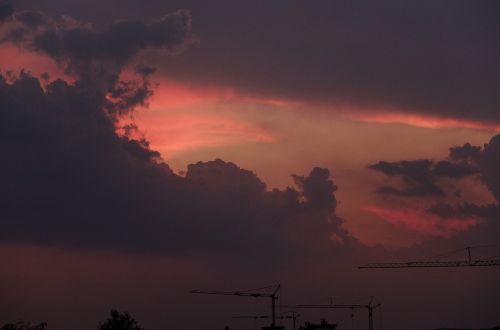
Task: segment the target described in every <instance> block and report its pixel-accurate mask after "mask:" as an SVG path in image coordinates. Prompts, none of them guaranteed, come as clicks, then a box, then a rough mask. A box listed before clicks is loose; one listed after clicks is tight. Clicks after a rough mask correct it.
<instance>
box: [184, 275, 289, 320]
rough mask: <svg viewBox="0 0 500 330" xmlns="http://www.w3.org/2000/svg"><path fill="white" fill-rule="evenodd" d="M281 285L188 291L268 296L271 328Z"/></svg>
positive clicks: (223, 294) (225, 294)
mask: <svg viewBox="0 0 500 330" xmlns="http://www.w3.org/2000/svg"><path fill="white" fill-rule="evenodd" d="M280 287H281V285H280V284H276V285H270V286H266V287H263V288H257V289H251V290H244V291H206V290H191V291H190V293H199V294H214V295H222V296H237V297H253V298H270V299H271V328H274V327H276V300H278V291H279V290H280ZM269 289H272V291H271V292H259V291H260V290H269Z"/></svg>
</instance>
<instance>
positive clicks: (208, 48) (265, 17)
mask: <svg viewBox="0 0 500 330" xmlns="http://www.w3.org/2000/svg"><path fill="white" fill-rule="evenodd" d="M66 3H67V2H64V4H66ZM146 3H147V5H144V4H143V3H141V2H136V1H121V0H120V1H118V0H107V1H97V0H89V1H79V0H74V1H72V2H71V6H69V5H68V6H62V4H63V2H62V1H61V0H48V1H44V2H43V3H42V2H37V3H34V2H32V1H28V0H20V1H19V7H20V8H43V9H45V10H51V11H53V12H55V13H58V14H72V15H73V16H75V15H76V16H78V17H85V18H86V20H91V21H94V20H95V21H96V22H99V23H103V22H107V21H108V20H109V19H110V17H113V18H128V17H133V18H140V19H151V18H154V17H156V16H157V13H158V12H163V11H171V10H176V9H178V8H187V9H189V10H190V11H191V12H192V15H193V17H196V19H195V22H194V26H193V29H194V30H195V31H196V34H197V35H199V37H200V43H199V45H197V46H196V47H194V48H192V49H190V51H189V52H187V53H186V54H185V55H184V56H183V57H182V58H179V59H177V60H176V61H173V62H170V61H165V60H164V58H163V57H161V56H151V57H150V59H152V60H154V61H155V65H158V66H159V67H160V69H161V72H162V74H165V75H168V76H170V77H172V78H174V79H180V80H186V81H189V82H191V83H198V84H204V83H210V84H212V85H213V84H220V85H225V86H230V87H236V88H238V89H240V90H241V91H242V92H243V93H249V94H254V95H264V96H272V97H283V98H292V99H300V100H305V101H311V102H319V103H325V104H338V103H342V104H344V103H347V104H349V105H356V106H362V107H363V106H366V107H367V109H366V111H369V110H370V109H375V108H377V107H382V108H384V107H386V108H387V107H388V108H390V109H394V108H401V109H404V110H406V111H411V112H417V113H423V114H430V115H437V116H448V117H454V118H465V119H475V120H480V121H483V120H494V121H498V120H499V119H500V117H499V115H498V111H497V110H498V108H499V107H500V99H499V98H498V97H497V94H498V93H497V91H498V90H499V89H500V62H499V61H498V58H499V56H500V43H498V33H497V31H499V30H500V20H499V19H498V17H499V15H500V5H499V4H498V2H496V1H481V2H477V1H476V2H475V1H453V2H430V1H428V2H420V1H413V2H408V1H405V2H401V1H395V0H389V1H383V2H380V1H379V2H376V3H372V2H359V3H356V2H348V1H342V2H341V1H334V2H332V1H327V0H320V1H315V2H314V4H311V3H309V2H306V1H283V0H282V1H272V2H270V1H264V0H259V1H238V2H234V1H225V0H221V1H210V2H207V1H202V0H174V1H168V2H165V1H160V0H149V1H147V2H146ZM96 7H98V8H101V10H99V11H96V10H95V8H96ZM117 27H118V26H117ZM128 28H132V27H130V26H129V25H125V26H122V29H124V30H127V29H128ZM109 32H110V33H111V30H110V31H109ZM139 35H141V34H140V33H138V34H137V36H139ZM56 49H57V48H56ZM104 49H107V47H104ZM130 49H133V47H132V48H126V49H125V52H127V51H129V50H130ZM94 51H95V50H94ZM329 109H332V107H330V108H329Z"/></svg>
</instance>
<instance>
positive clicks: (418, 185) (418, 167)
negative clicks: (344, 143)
mask: <svg viewBox="0 0 500 330" xmlns="http://www.w3.org/2000/svg"><path fill="white" fill-rule="evenodd" d="M369 168H370V169H372V170H375V171H378V172H381V173H383V174H385V175H386V176H388V177H398V178H401V179H402V180H403V182H404V185H405V186H404V187H394V186H382V187H380V188H378V189H377V192H378V193H380V194H390V195H397V196H406V197H416V196H427V195H430V196H432V195H436V196H444V195H445V191H444V190H443V189H442V188H441V187H440V186H439V179H440V178H454V179H459V178H463V177H466V176H469V175H473V174H475V173H476V170H475V169H474V168H473V167H472V166H471V165H469V164H468V163H465V162H451V161H447V160H442V161H439V162H433V161H431V160H428V159H421V160H411V161H407V160H403V161H399V162H385V161H380V162H378V163H377V164H372V165H370V166H369Z"/></svg>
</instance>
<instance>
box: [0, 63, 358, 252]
mask: <svg viewBox="0 0 500 330" xmlns="http://www.w3.org/2000/svg"><path fill="white" fill-rule="evenodd" d="M10 79H11V80H13V81H12V82H9V81H7V80H6V79H5V78H3V77H2V78H1V81H0V109H1V111H0V116H1V121H0V139H1V150H2V153H3V154H4V155H6V157H4V158H3V159H2V162H1V163H0V173H1V174H0V175H1V180H2V183H3V184H2V188H1V190H0V196H1V198H0V200H1V202H0V203H1V207H0V209H1V210H2V214H1V219H2V220H1V221H0V228H1V230H0V232H1V234H0V235H1V240H2V241H4V242H5V241H10V242H26V243H28V242H29V243H41V244H56V245H58V244H62V245H79V246H94V247H110V248H118V249H132V250H140V249H146V250H149V251H157V252H166V253H171V252H172V251H176V252H175V253H191V252H201V251H209V250H214V249H216V250H228V251H233V252H244V253H250V254H255V253H256V254H259V253H263V250H264V249H275V250H276V251H280V250H281V249H282V248H285V247H286V248H287V249H289V250H290V251H294V250H295V251H300V249H302V248H305V249H309V247H319V246H322V247H326V246H328V245H335V244H339V243H348V242H350V241H351V238H349V236H348V235H347V233H346V232H345V231H343V230H342V229H341V227H340V220H339V219H338V218H337V217H336V216H335V209H336V202H335V197H334V195H333V193H334V191H335V188H334V187H335V186H334V185H333V183H332V181H331V179H330V178H329V172H328V170H326V169H320V168H315V169H313V170H312V172H311V173H310V174H309V175H308V176H305V177H297V181H298V182H300V188H298V189H293V188H289V189H287V190H284V191H279V190H274V191H271V192H269V191H266V189H265V184H264V183H263V182H262V181H260V180H259V179H258V178H257V177H256V176H255V174H253V173H252V172H250V171H247V170H243V169H240V168H239V167H237V166H236V165H234V164H232V163H226V162H224V161H222V160H215V161H212V162H207V163H197V164H192V165H190V166H189V168H188V171H187V174H186V176H185V177H179V176H177V175H175V174H174V173H173V172H172V171H171V170H170V169H169V167H168V165H166V164H165V163H163V162H162V160H161V159H160V157H159V154H158V153H157V152H155V151H153V150H151V149H150V148H149V147H148V142H147V141H145V140H143V139H132V138H131V137H130V136H128V135H127V134H125V135H118V134H117V133H116V125H115V117H113V116H110V115H109V114H108V113H107V111H106V103H99V102H96V101H95V100H94V99H92V98H91V97H89V94H88V93H89V91H88V89H87V88H86V87H83V86H81V85H80V84H78V83H76V84H75V85H70V84H68V83H66V82H65V81H62V80H56V81H54V82H52V83H50V84H48V85H45V86H43V88H42V85H41V84H40V81H39V80H38V79H36V78H34V77H32V76H30V75H28V74H25V73H23V74H21V75H20V76H19V77H17V78H12V77H11V78H10ZM98 100H102V99H98ZM331 235H334V236H335V237H336V238H337V237H338V239H335V240H332V239H330V236H331ZM256 242H259V244H258V246H256V245H255V243H256Z"/></svg>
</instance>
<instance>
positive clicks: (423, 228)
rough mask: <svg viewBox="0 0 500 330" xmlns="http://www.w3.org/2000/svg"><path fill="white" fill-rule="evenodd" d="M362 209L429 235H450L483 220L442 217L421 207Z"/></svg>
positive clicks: (397, 224)
mask: <svg viewBox="0 0 500 330" xmlns="http://www.w3.org/2000/svg"><path fill="white" fill-rule="evenodd" d="M363 210H364V211H366V212H370V213H372V214H375V215H376V216H378V217H380V218H381V219H383V220H385V221H387V222H389V223H390V224H392V225H395V226H403V227H406V228H408V229H409V230H411V231H413V232H416V233H418V234H422V235H424V236H431V237H448V238H449V237H452V236H455V235H457V234H459V233H461V232H465V231H468V230H470V229H471V228H472V227H475V226H477V225H479V224H481V223H482V222H483V220H481V219H478V218H476V217H473V216H469V217H463V216H460V217H458V218H453V217H446V218H442V217H439V216H437V215H435V214H430V213H428V212H425V210H421V209H386V208H383V207H376V206H368V207H364V208H363Z"/></svg>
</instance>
